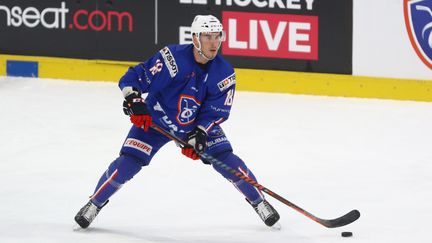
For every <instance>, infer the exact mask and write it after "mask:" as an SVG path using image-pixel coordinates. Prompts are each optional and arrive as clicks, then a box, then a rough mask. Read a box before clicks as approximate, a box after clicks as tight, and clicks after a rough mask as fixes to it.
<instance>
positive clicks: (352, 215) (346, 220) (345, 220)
mask: <svg viewBox="0 0 432 243" xmlns="http://www.w3.org/2000/svg"><path fill="white" fill-rule="evenodd" d="M359 218H360V212H359V211H358V210H356V209H354V210H352V211H351V212H349V213H347V214H345V215H344V216H341V217H339V218H336V219H330V220H326V219H322V220H321V222H320V223H321V224H322V225H324V226H325V227H327V228H337V227H342V226H345V225H347V224H351V223H352V222H354V221H356V220H357V219H359Z"/></svg>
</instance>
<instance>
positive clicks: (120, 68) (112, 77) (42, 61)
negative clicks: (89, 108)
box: [0, 55, 432, 101]
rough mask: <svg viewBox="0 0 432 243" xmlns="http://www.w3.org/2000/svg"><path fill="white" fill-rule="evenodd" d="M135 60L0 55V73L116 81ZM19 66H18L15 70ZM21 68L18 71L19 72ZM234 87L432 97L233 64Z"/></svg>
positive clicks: (419, 87)
mask: <svg viewBox="0 0 432 243" xmlns="http://www.w3.org/2000/svg"><path fill="white" fill-rule="evenodd" d="M135 64H136V62H120V61H107V60H85V59H67V58H52V57H30V56H16V55H0V76H5V75H10V76H30V77H31V76H34V77H40V78H56V79H70V80H86V81H112V82H117V81H118V80H119V78H120V77H121V76H122V75H123V74H124V73H125V71H126V70H127V68H128V67H129V66H132V65H135ZM17 69H19V70H17ZM17 72H22V73H21V75H20V73H17ZM236 73H237V89H238V90H243V91H261V92H277V93H292V94H312V95H327V96H343V97H361V98H381V99H397V100H415V101H432V82H430V81H427V80H411V79H394V78H371V77H363V76H353V75H342V74H321V73H306V72H290V71H273V70H255V69H243V68H236Z"/></svg>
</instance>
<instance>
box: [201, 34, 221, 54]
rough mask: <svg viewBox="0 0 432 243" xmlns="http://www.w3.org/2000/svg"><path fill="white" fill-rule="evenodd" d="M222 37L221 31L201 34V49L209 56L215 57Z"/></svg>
mask: <svg viewBox="0 0 432 243" xmlns="http://www.w3.org/2000/svg"><path fill="white" fill-rule="evenodd" d="M222 38H223V36H222V33H221V32H212V33H201V34H200V41H201V51H202V52H203V54H204V55H205V56H206V57H207V58H209V59H213V58H214V57H215V56H216V55H217V52H218V50H219V47H220V44H221V41H222Z"/></svg>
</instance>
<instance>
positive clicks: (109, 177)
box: [91, 125, 263, 206]
mask: <svg viewBox="0 0 432 243" xmlns="http://www.w3.org/2000/svg"><path fill="white" fill-rule="evenodd" d="M169 141H170V140H169V139H168V138H166V137H165V136H163V135H162V134H160V133H158V132H156V131H155V130H153V129H150V130H149V131H148V132H144V131H143V130H142V129H140V128H136V127H134V126H133V127H132V128H131V130H130V132H129V134H128V136H127V138H126V140H125V142H124V144H123V146H122V149H121V151H120V156H119V157H118V158H117V159H116V160H114V161H113V162H112V163H111V164H110V165H109V168H108V169H107V170H106V171H105V172H104V173H103V174H102V176H101V178H100V180H99V182H98V184H97V186H96V188H95V191H94V194H93V195H92V196H91V200H92V202H93V203H94V204H95V205H97V206H102V205H103V204H104V203H105V202H106V201H107V200H108V199H109V198H110V197H111V196H112V195H113V194H114V193H115V192H116V191H117V190H118V189H120V188H121V187H122V186H123V184H125V183H126V182H127V181H129V180H130V179H132V178H133V176H134V175H136V174H137V173H138V172H139V171H140V170H141V168H142V167H143V166H147V165H149V163H150V161H151V159H152V158H153V156H154V155H155V154H156V153H157V151H158V150H159V149H160V148H161V147H162V146H163V145H165V144H166V143H167V142H169ZM205 152H206V153H208V154H210V155H211V156H213V157H215V158H216V159H218V160H220V161H222V162H223V163H224V164H226V165H228V166H230V167H232V168H235V169H237V170H238V171H239V172H241V173H243V174H244V175H247V176H248V177H250V178H251V179H253V180H254V181H257V180H256V178H255V176H254V174H253V173H252V172H251V171H250V170H249V169H248V168H247V166H246V165H245V163H244V162H243V161H242V160H241V159H240V158H239V157H238V156H236V155H235V154H234V153H233V152H232V147H231V144H230V143H229V141H228V139H227V138H226V136H225V134H224V132H223V131H222V129H221V128H220V127H219V126H218V125H217V126H215V127H214V128H213V129H212V130H211V131H210V132H209V138H208V147H207V148H206V151H205ZM213 168H214V169H215V170H216V171H217V172H219V173H220V174H221V175H222V176H224V177H225V178H226V179H228V180H229V181H230V182H232V183H233V185H234V186H235V187H236V188H237V189H238V190H239V191H240V192H241V193H243V195H244V196H245V197H246V198H247V199H248V200H249V201H250V202H252V203H253V204H256V203H259V202H260V201H262V200H263V195H262V193H261V192H260V191H259V190H257V189H256V188H255V187H254V186H252V185H250V184H249V183H247V182H244V181H243V180H241V179H240V178H238V177H237V176H235V175H232V174H231V173H228V172H227V171H225V170H223V169H222V168H220V167H218V166H217V165H213Z"/></svg>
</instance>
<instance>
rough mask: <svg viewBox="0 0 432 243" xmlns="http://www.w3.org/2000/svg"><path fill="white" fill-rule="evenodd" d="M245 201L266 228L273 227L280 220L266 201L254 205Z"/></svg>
mask: <svg viewBox="0 0 432 243" xmlns="http://www.w3.org/2000/svg"><path fill="white" fill-rule="evenodd" d="M246 201H247V202H248V203H249V204H250V205H252V207H253V208H254V209H255V212H257V214H258V215H259V216H260V218H261V219H262V221H264V223H265V224H266V225H267V226H269V227H271V226H273V225H274V224H275V223H276V222H277V221H278V220H279V219H280V216H279V214H278V212H277V211H276V210H275V209H274V208H273V206H272V205H270V203H269V202H267V200H265V199H264V200H263V201H262V202H260V203H258V204H256V205H254V204H252V203H251V202H249V200H247V199H246Z"/></svg>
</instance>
